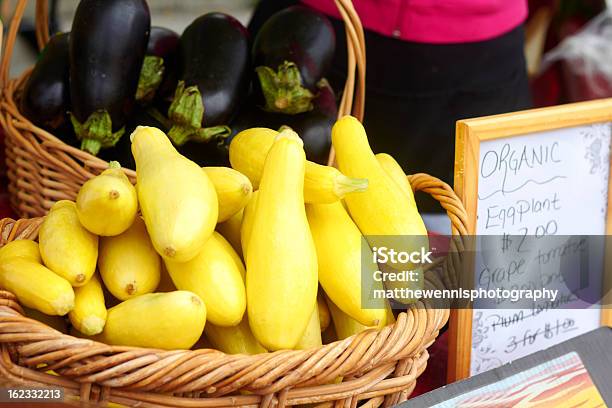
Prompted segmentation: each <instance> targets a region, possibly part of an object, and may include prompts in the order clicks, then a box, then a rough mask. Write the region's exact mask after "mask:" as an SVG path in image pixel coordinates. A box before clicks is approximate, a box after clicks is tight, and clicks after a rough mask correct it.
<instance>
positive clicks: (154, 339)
mask: <svg viewBox="0 0 612 408" xmlns="http://www.w3.org/2000/svg"><path fill="white" fill-rule="evenodd" d="M205 323H206V306H204V302H203V301H202V299H200V297H199V296H198V295H196V294H194V293H191V292H188V291H183V290H177V291H175V292H168V293H148V294H146V295H142V296H137V297H135V298H131V299H128V300H126V301H125V302H122V303H119V304H118V305H117V306H115V307H112V308H110V309H109V310H108V316H107V318H106V325H105V326H104V331H103V332H102V333H101V334H99V335H97V336H95V339H96V340H99V341H102V342H103V343H107V344H112V345H122V346H135V347H148V348H158V349H166V350H173V349H189V348H191V346H193V345H194V344H195V343H196V342H197V341H198V339H199V338H200V336H201V335H202V332H203V330H204V324H205Z"/></svg>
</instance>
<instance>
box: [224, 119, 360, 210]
mask: <svg viewBox="0 0 612 408" xmlns="http://www.w3.org/2000/svg"><path fill="white" fill-rule="evenodd" d="M277 135H278V132H277V131H275V130H272V129H267V128H252V129H247V130H243V131H242V132H240V133H238V134H237V135H236V136H235V137H234V139H232V143H231V144H230V149H229V150H230V152H229V155H230V163H231V164H232V167H233V168H235V169H236V170H238V171H240V172H241V173H242V174H244V175H246V176H247V177H248V178H249V179H250V180H251V183H252V184H253V188H255V189H257V188H258V187H259V183H260V180H261V177H262V172H263V167H264V161H265V159H266V155H267V154H268V151H269V150H270V148H271V147H272V144H273V143H274V138H275V137H276V136H277ZM367 187H368V180H367V179H363V178H361V179H359V178H351V177H346V176H345V175H344V174H342V173H340V172H339V171H338V170H337V169H336V168H334V167H330V166H323V165H321V164H317V163H313V162H311V161H306V169H305V177H304V200H305V201H306V202H307V203H333V202H335V201H338V200H339V199H341V198H342V197H344V196H345V195H347V194H349V193H353V192H359V191H364V190H365V189H366V188H367Z"/></svg>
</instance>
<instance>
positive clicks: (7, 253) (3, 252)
mask: <svg viewBox="0 0 612 408" xmlns="http://www.w3.org/2000/svg"><path fill="white" fill-rule="evenodd" d="M13 257H19V258H27V259H31V260H33V261H36V262H38V263H42V258H41V257H40V250H39V249H38V243H37V242H35V241H32V240H29V239H18V240H17V241H11V242H9V243H7V244H6V245H4V246H3V247H0V263H1V262H3V261H4V260H6V259H9V258H13Z"/></svg>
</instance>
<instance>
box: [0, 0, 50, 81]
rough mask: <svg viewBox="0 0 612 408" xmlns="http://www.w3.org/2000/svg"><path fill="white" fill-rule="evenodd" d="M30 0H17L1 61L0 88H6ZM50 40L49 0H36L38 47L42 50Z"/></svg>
mask: <svg viewBox="0 0 612 408" xmlns="http://www.w3.org/2000/svg"><path fill="white" fill-rule="evenodd" d="M27 3H28V0H17V5H16V6H15V12H14V13H13V17H12V18H11V24H10V25H9V29H8V35H7V36H6V42H5V44H4V47H3V53H2V61H1V62H0V88H1V89H4V86H5V85H6V83H7V82H8V79H9V78H8V77H9V68H10V66H11V58H12V56H13V49H14V48H15V41H16V40H17V33H18V31H19V26H20V25H21V20H22V19H23V13H24V12H25V9H26V6H27ZM48 41H49V3H48V1H47V0H36V42H37V43H38V49H39V50H42V49H43V48H44V46H45V45H46V44H47V42H48Z"/></svg>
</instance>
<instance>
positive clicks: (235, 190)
mask: <svg viewBox="0 0 612 408" xmlns="http://www.w3.org/2000/svg"><path fill="white" fill-rule="evenodd" d="M203 169H204V171H205V172H206V175H207V176H208V178H209V179H210V181H211V182H212V183H213V185H214V186H215V191H216V192H217V199H218V201H219V219H218V221H217V222H223V221H227V220H228V219H229V218H230V217H232V216H233V215H234V214H236V213H237V212H239V211H240V210H242V209H243V208H244V207H245V206H246V205H247V203H248V202H249V199H250V198H251V194H252V193H253V186H252V185H251V181H250V180H249V178H248V177H247V176H245V175H244V174H242V173H240V172H239V171H236V170H234V169H232V168H229V167H203Z"/></svg>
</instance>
